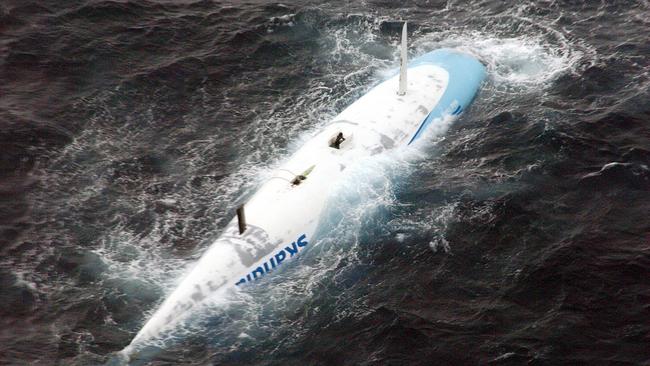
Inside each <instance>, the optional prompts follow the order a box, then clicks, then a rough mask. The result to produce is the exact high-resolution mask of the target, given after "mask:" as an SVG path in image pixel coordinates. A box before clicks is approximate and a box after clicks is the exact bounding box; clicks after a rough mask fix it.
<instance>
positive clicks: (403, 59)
mask: <svg viewBox="0 0 650 366" xmlns="http://www.w3.org/2000/svg"><path fill="white" fill-rule="evenodd" d="M406 33H407V32H406V22H404V26H403V27H402V46H401V49H400V57H399V90H398V91H397V95H404V94H406V67H407V65H408V53H407V41H406Z"/></svg>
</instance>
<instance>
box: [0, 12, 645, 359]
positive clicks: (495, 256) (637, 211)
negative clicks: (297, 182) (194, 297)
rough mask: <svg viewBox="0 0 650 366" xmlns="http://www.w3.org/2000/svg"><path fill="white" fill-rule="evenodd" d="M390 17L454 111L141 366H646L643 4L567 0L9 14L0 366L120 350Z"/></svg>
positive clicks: (320, 109) (349, 85)
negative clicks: (440, 75) (453, 77)
mask: <svg viewBox="0 0 650 366" xmlns="http://www.w3.org/2000/svg"><path fill="white" fill-rule="evenodd" d="M403 19H407V20H409V22H410V27H409V30H410V39H411V46H410V53H411V55H412V56H417V55H420V54H422V53H424V52H427V51H430V50H433V49H436V48H440V47H451V48H457V49H461V50H464V51H466V52H469V53H472V54H474V55H475V56H476V57H478V58H479V59H480V60H481V61H482V62H483V63H485V64H486V65H487V68H488V80H487V81H486V83H485V85H484V87H483V88H482V90H481V92H480V93H479V95H478V96H477V99H476V100H475V102H474V104H473V106H472V107H471V108H470V109H469V110H468V111H467V112H466V113H465V114H464V115H463V116H462V117H461V118H460V120H458V121H457V122H455V123H454V124H453V125H452V126H450V127H449V129H448V130H445V129H440V130H435V131H431V132H430V133H429V136H427V139H426V141H425V142H424V143H423V144H422V145H421V146H420V147H418V148H417V149H416V150H417V151H415V152H400V153H397V154H393V155H389V156H385V157H382V158H381V159H379V160H378V161H376V162H374V163H373V164H370V166H368V167H367V169H366V170H364V171H358V172H356V173H355V174H353V176H352V177H350V181H349V182H348V183H347V184H344V185H343V188H341V189H339V191H338V193H337V194H336V197H335V198H333V203H332V204H331V205H330V206H331V207H330V208H329V209H328V212H327V215H326V218H325V219H324V222H323V225H322V226H321V230H320V234H319V235H320V240H319V245H318V246H315V247H312V248H311V249H310V250H309V251H306V252H305V253H304V255H303V256H302V257H301V258H300V259H298V260H297V261H294V262H292V263H291V264H290V265H288V266H287V267H286V268H285V269H284V270H283V271H280V272H278V273H277V274H276V275H274V276H271V277H268V278H266V279H265V281H264V282H263V283H260V284H259V285H256V286H251V287H250V288H249V289H247V290H246V291H244V292H243V293H241V294H239V295H238V296H239V297H238V298H235V299H230V300H228V301H227V303H225V304H224V303H221V304H213V305H210V304H207V305H206V309H204V311H202V313H201V314H200V315H199V316H197V319H194V321H193V322H191V324H187V325H184V326H181V327H179V329H178V330H177V331H176V332H175V333H174V334H172V335H168V336H167V338H166V340H165V342H163V343H161V344H157V345H156V344H154V345H150V346H148V348H147V351H146V352H143V353H142V354H141V355H139V356H138V357H136V358H135V359H133V360H132V362H133V364H134V365H144V364H151V365H176V364H179V365H208V364H218V365H523V364H530V365H648V364H650V215H649V213H650V3H649V2H648V1H585V0H583V1H579V0H578V1H553V0H549V1H536V2H530V1H527V2H515V1H513V2H511V3H504V2H501V1H496V0H485V1H478V0H472V1H469V2H462V1H435V0H431V1H428V0H417V1H404V2H398V1H386V0H366V1H340V0H334V1H326V2H322V3H321V2H316V1H309V0H308V1H301V2H294V1H286V2H282V3H277V2H270V1H261V0H250V1H241V2H240V1H231V2H221V1H212V0H203V1H190V0H185V1H181V0H179V1H145V0H137V1H125V0H119V1H118V0H115V1H104V0H77V1H73V0H66V1H64V0H38V1H36V0H1V1H0V127H1V128H0V153H1V155H0V364H9V365H23V364H35V365H95V364H104V363H106V362H107V361H109V360H110V359H111V358H112V357H113V356H114V355H115V352H117V351H119V350H121V349H122V348H124V347H125V346H127V345H128V344H129V342H130V341H131V339H132V338H133V336H134V335H135V333H136V332H137V331H138V330H139V329H140V327H141V326H142V325H143V323H144V322H145V321H146V319H147V318H148V316H149V315H150V314H151V312H152V311H154V310H155V308H156V307H157V305H158V304H159V303H160V302H161V301H162V300H163V299H164V297H165V295H166V294H167V293H169V292H170V291H171V290H172V289H173V287H174V284H175V283H176V282H177V281H178V279H179V278H180V276H182V274H183V273H184V272H185V271H186V270H187V269H188V268H189V266H191V264H192V263H193V262H194V261H195V260H196V259H197V258H198V257H199V256H200V255H201V253H202V251H204V250H205V249H206V248H207V247H208V246H209V245H210V243H211V242H212V241H213V240H214V239H215V238H216V237H217V236H218V235H219V234H220V232H221V230H222V229H223V227H224V226H225V224H226V223H227V222H228V220H229V219H230V218H231V217H232V215H233V210H234V208H235V207H236V206H237V205H238V204H239V203H241V202H243V201H244V200H245V199H246V197H248V196H249V195H250V194H251V192H253V191H254V190H255V187H257V186H258V185H259V184H260V183H261V182H263V181H264V177H265V175H266V174H268V172H269V171H270V170H271V169H272V168H273V167H275V166H277V165H278V164H279V163H281V162H282V161H283V160H284V159H286V158H287V157H288V156H290V155H291V153H292V152H293V151H295V150H296V149H297V148H298V147H299V146H300V144H301V142H303V141H305V140H306V139H308V138H309V137H310V136H311V134H312V133H313V132H315V131H317V130H319V129H320V128H322V127H323V126H325V125H326V124H327V122H328V121H329V120H330V119H331V118H332V117H333V116H335V115H336V114H337V113H338V112H340V111H341V110H342V109H343V108H344V107H345V106H347V105H349V104H350V103H351V102H353V101H354V100H355V99H356V98H358V97H359V96H361V95H362V94H363V93H364V92H365V91H367V90H368V89H369V88H370V87H372V86H373V85H375V84H377V83H378V82H380V81H381V80H383V79H384V78H385V77H386V76H387V75H388V74H389V73H390V72H391V71H392V70H394V68H395V67H396V66H397V59H398V55H397V50H396V46H397V42H398V38H399V30H400V27H401V20H403Z"/></svg>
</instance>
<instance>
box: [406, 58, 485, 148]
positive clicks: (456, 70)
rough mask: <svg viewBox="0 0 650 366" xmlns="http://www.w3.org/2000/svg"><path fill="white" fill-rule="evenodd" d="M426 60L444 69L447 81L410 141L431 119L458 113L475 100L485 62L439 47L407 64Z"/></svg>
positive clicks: (416, 63) (416, 64) (483, 77)
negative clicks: (434, 104) (443, 91)
mask: <svg viewBox="0 0 650 366" xmlns="http://www.w3.org/2000/svg"><path fill="white" fill-rule="evenodd" d="M425 64H434V65H437V66H440V67H442V68H443V69H445V70H447V72H448V73H449V83H448V85H447V89H446V90H445V93H444V94H443V95H442V98H440V101H439V102H438V104H437V105H436V107H435V108H434V109H433V110H431V112H430V113H429V115H428V116H427V117H426V118H425V119H424V121H422V124H421V125H420V127H419V128H418V130H417V132H416V133H415V134H414V135H413V137H412V138H411V141H409V144H411V143H412V142H413V141H415V140H417V139H418V138H419V137H420V136H422V133H423V132H424V131H425V130H426V129H427V127H428V126H429V125H430V124H431V123H432V122H433V121H435V120H439V119H442V118H444V117H447V116H457V115H459V114H461V113H462V112H463V110H465V109H466V108H467V107H468V106H469V105H470V104H471V103H472V100H474V97H475V96H476V93H477V92H478V89H479V87H480V86H481V83H482V82H483V80H484V79H485V75H486V70H485V66H483V64H482V63H480V62H479V61H478V60H477V59H475V58H474V57H472V56H470V55H468V54H465V53H462V52H458V51H455V50H450V49H439V50H435V51H432V52H429V53H426V54H424V55H422V56H420V57H418V58H416V59H414V60H413V61H412V62H410V63H409V68H411V67H414V66H419V65H425Z"/></svg>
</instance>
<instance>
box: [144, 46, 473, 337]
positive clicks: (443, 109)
mask: <svg viewBox="0 0 650 366" xmlns="http://www.w3.org/2000/svg"><path fill="white" fill-rule="evenodd" d="M450 62H451V64H450ZM450 65H451V66H450ZM468 65H469V66H468ZM455 68H458V70H457V69H455ZM484 72H485V70H484V67H483V66H482V65H481V64H480V63H479V62H478V61H476V60H475V59H473V58H471V57H469V56H467V55H464V54H459V53H456V52H454V51H448V50H441V51H435V52H432V53H429V54H426V55H425V56H423V57H421V58H420V59H416V60H414V62H413V63H412V64H411V67H410V68H409V69H408V83H407V87H406V90H407V92H406V93H405V94H404V95H398V90H399V76H398V75H396V76H395V77H392V78H390V79H388V80H386V81H384V82H383V83H381V84H379V85H378V86H376V87H375V88H373V89H372V90H370V91H369V92H368V93H367V94H366V95H364V96H363V97H361V98H360V99H359V100H357V101H356V102H355V103H353V104H352V105H350V106H349V107H348V108H346V109H345V110H344V111H343V112H341V113H340V114H339V115H338V116H337V117H336V118H334V120H333V121H332V122H331V123H330V124H329V125H328V126H327V127H326V128H325V129H324V130H322V131H321V132H319V133H318V134H316V135H315V136H314V137H313V138H312V139H310V140H309V141H308V142H307V143H306V144H305V145H304V146H302V147H301V148H300V149H299V150H298V151H297V152H296V153H295V154H294V155H293V156H291V158H289V160H288V161H286V162H285V163H284V164H283V165H282V166H281V167H279V168H278V169H276V170H275V171H274V173H273V175H272V178H271V179H269V180H268V181H267V182H265V183H264V184H263V185H262V186H261V187H260V188H259V190H258V191H257V192H256V193H255V195H254V196H253V197H252V198H251V199H250V200H249V202H247V203H246V205H245V216H246V230H245V231H244V232H243V234H240V233H239V229H238V222H237V218H234V219H233V220H232V221H231V222H230V224H229V225H228V226H227V228H226V229H225V232H224V233H223V234H222V236H221V237H220V238H219V239H217V240H216V241H215V243H214V244H213V245H212V246H211V247H210V248H209V249H208V250H207V252H206V253H205V254H204V255H203V257H202V258H201V259H200V260H199V261H198V263H197V264H196V265H195V266H194V268H193V269H192V270H191V271H190V273H188V275H187V276H186V277H185V278H184V279H183V280H182V282H181V283H180V285H179V286H178V287H177V289H176V290H175V291H174V292H173V293H172V294H171V295H170V296H169V297H168V298H167V299H166V300H165V302H164V303H163V304H162V306H161V307H160V308H159V309H158V311H157V312H156V313H154V315H153V316H152V317H151V319H149V321H148V322H147V323H146V324H145V326H144V327H143V328H142V330H141V331H140V332H139V333H138V335H137V336H136V337H135V339H134V340H133V342H132V345H134V344H135V343H136V342H138V341H140V340H145V339H148V338H151V337H155V336H156V335H157V334H158V333H159V332H160V331H163V330H168V329H170V328H171V327H173V326H174V325H175V324H176V322H177V321H178V320H180V319H181V318H182V317H183V316H184V315H185V314H188V313H189V310H190V309H192V308H193V307H195V306H197V305H198V304H199V303H200V302H201V301H202V300H203V299H204V298H206V297H208V296H214V295H215V293H217V292H221V291H225V290H227V289H231V288H233V287H234V286H236V285H243V284H245V283H249V282H253V281H255V280H257V279H260V278H262V277H263V276H265V275H267V274H270V273H272V272H273V271H274V270H275V269H276V268H277V267H278V266H280V265H282V264H283V263H286V262H287V261H289V260H290V259H291V258H293V257H295V256H296V255H297V254H298V253H299V252H300V251H301V250H303V249H304V248H306V247H308V246H311V245H313V240H312V238H313V234H314V232H315V231H316V229H317V227H318V224H319V219H320V217H321V213H322V211H323V208H324V207H325V204H326V202H327V200H328V198H329V196H330V190H331V187H332V186H333V185H334V184H333V183H335V182H337V181H339V180H340V179H342V178H343V177H344V176H345V174H346V171H347V168H348V167H349V166H350V165H352V164H355V163H356V162H359V161H360V160H361V159H364V158H366V157H368V156H372V155H376V154H381V153H383V152H385V151H387V150H391V149H394V148H396V147H399V146H405V145H408V144H410V143H411V142H413V141H414V140H415V139H416V138H417V137H418V136H419V135H420V134H421V133H422V131H423V129H425V128H426V127H427V126H428V125H429V124H432V123H436V121H437V120H439V119H441V118H443V117H448V118H449V117H451V118H453V117H455V116H457V115H458V114H460V112H461V111H462V110H463V109H464V108H466V107H467V106H468V105H469V103H471V100H472V98H473V97H474V95H475V93H476V91H477V89H478V87H479V85H480V83H481V81H482V79H483V77H484ZM466 74H467V75H466ZM468 75H469V76H468ZM454 83H455V84H454ZM459 83H460V84H462V85H460V88H462V92H454V91H455V90H456V89H458V88H459V85H458V84H459ZM463 83H464V84H463ZM452 84H454V85H452ZM452 86H453V87H452ZM458 90H460V89H458ZM339 134H342V137H343V138H344V140H343V141H342V142H340V144H339V145H338V146H337V147H333V146H332V145H333V143H334V142H335V141H336V139H337V136H339ZM335 145H336V144H335ZM300 175H302V176H304V179H299V178H298V180H296V179H297V177H298V176H300ZM296 182H299V184H295V183H296Z"/></svg>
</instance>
